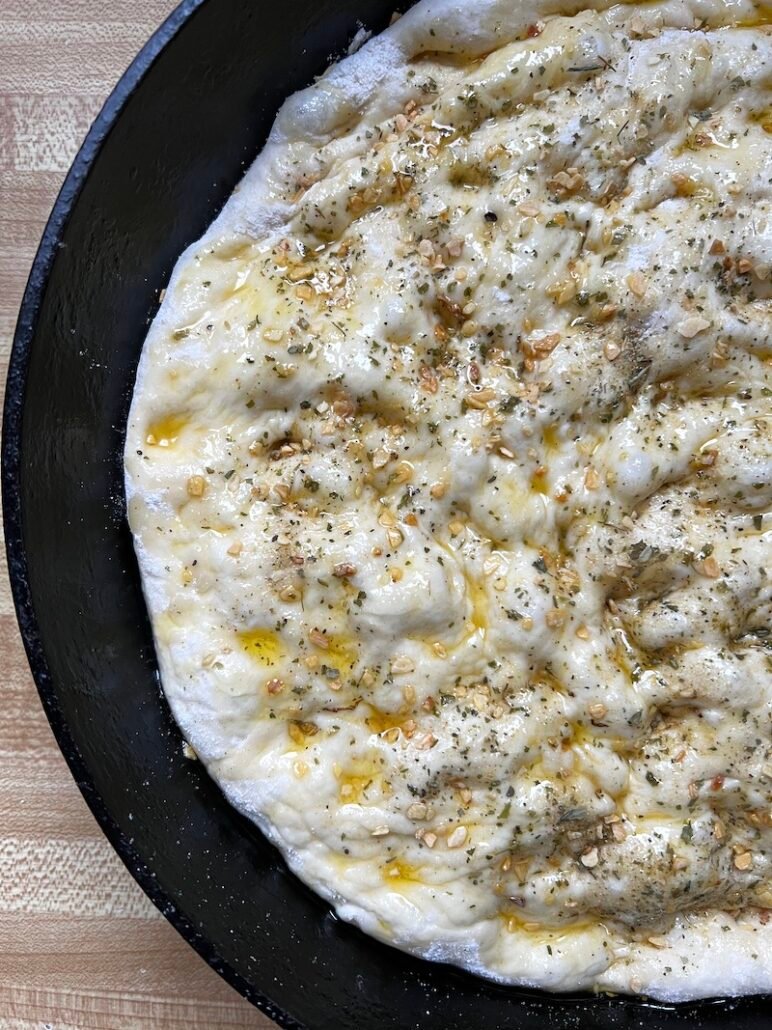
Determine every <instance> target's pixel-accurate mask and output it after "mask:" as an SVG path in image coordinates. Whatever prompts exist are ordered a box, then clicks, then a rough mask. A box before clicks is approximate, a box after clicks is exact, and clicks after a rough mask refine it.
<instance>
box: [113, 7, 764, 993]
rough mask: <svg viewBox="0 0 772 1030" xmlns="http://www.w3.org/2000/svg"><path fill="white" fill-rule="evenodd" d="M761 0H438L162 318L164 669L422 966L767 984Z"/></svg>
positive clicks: (242, 208)
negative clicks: (579, 0) (427, 962)
mask: <svg viewBox="0 0 772 1030" xmlns="http://www.w3.org/2000/svg"><path fill="white" fill-rule="evenodd" d="M769 15H770V9H769V8H768V7H761V6H760V5H758V4H754V3H752V2H750V0H734V2H723V3H720V2H717V0H679V2H674V0H670V2H661V3H642V4H628V5H617V6H606V5H604V4H602V3H599V4H597V5H596V6H591V7H586V6H583V5H581V4H571V3H566V2H562V3H561V2H560V0H531V2H522V3H519V2H517V0H508V2H504V0H476V2H474V3H471V2H461V0H434V2H432V0H424V2H423V3H420V4H419V5H418V6H417V7H415V8H414V9H412V10H411V11H410V12H409V13H408V14H407V15H406V16H404V17H402V18H401V19H400V20H397V21H396V22H395V23H394V24H393V25H392V27H391V28H389V29H388V30H387V31H386V32H384V33H383V34H382V35H380V36H378V37H376V38H374V39H372V40H370V41H369V42H367V43H366V44H365V45H364V47H362V49H361V50H359V51H358V52H357V53H355V54H354V55H353V56H350V57H348V58H347V59H346V60H344V61H342V62H341V63H340V64H337V65H334V66H333V67H332V68H331V69H330V70H329V71H328V72H327V73H326V75H324V76H323V77H322V78H321V79H320V80H319V81H317V82H316V83H315V84H314V85H313V86H311V87H310V88H309V89H307V90H305V91H303V92H301V93H299V94H297V95H295V96H293V97H290V99H289V100H288V101H287V102H286V103H285V105H284V106H283V108H282V109H281V111H280V112H279V115H278V117H277V120H276V123H275V126H274V128H273V131H272V133H271V136H270V138H269V141H268V143H267V145H266V147H265V149H264V151H263V153H262V154H261V156H260V157H259V158H258V159H257V161H256V162H255V163H254V165H253V166H252V168H251V169H250V171H249V172H248V174H247V175H246V177H245V178H244V180H243V182H242V183H241V185H240V187H239V188H238V189H237V190H236V192H235V193H234V195H233V197H232V198H231V200H230V201H229V203H228V204H227V206H226V207H225V209H224V211H223V212H222V214H221V215H220V217H219V218H218V219H217V221H216V222H215V223H214V224H213V225H212V227H211V228H210V229H209V231H208V232H207V233H206V234H205V236H204V237H203V239H201V240H200V241H198V242H197V243H195V244H194V245H193V246H191V247H190V248H189V249H188V250H187V251H186V252H185V253H184V254H183V255H182V257H181V258H180V260H179V262H178V264H177V267H176V269H175V271H174V274H173V276H172V279H171V282H170V284H169V287H168V289H167V290H166V292H165V297H164V299H163V303H162V304H161V307H160V310H159V312H158V315H157V317H156V319H155V321H154V322H153V325H152V327H151V329H150V331H149V333H148V337H147V340H146V342H145V346H144V350H143V352H142V358H141V362H140V366H139V372H138V375H137V385H136V389H135V393H134V398H133V403H132V407H131V413H130V417H129V426H128V435H127V442H126V488H127V496H128V504H129V519H130V523H131V528H132V531H133V533H134V539H135V544H136V549H137V554H138V557H139V563H140V568H141V572H142V579H143V585H144V590H145V595H146V598H147V603H148V608H149V610H150V614H151V617H152V622H153V629H154V633H155V640H156V645H157V652H158V657H159V661H160V665H161V673H162V679H163V685H164V689H165V692H166V695H167V697H168V699H169V702H170V704H171V707H172V709H173V711H174V714H175V716H176V718H177V720H178V722H179V724H180V726H181V727H182V730H183V732H184V734H185V736H186V738H187V740H188V741H189V742H190V745H191V747H192V748H193V749H194V750H195V753H197V755H198V757H199V758H200V759H201V760H202V761H203V762H204V763H205V765H206V767H207V769H208V770H209V772H210V773H211V775H212V776H213V777H214V778H215V780H216V781H217V782H218V783H219V784H220V786H221V787H222V789H223V791H224V792H225V794H226V795H227V797H228V798H229V799H230V801H231V802H232V803H233V804H234V805H235V806H236V807H237V808H239V809H240V810H241V811H242V812H244V813H246V814H247V815H248V816H249V817H250V818H252V819H254V820H255V821H256V822H257V823H258V825H259V826H260V827H262V829H263V830H264V832H265V833H266V834H267V835H268V836H269V837H270V839H271V840H273V841H274V842H275V843H276V844H277V845H278V847H280V848H281V850H282V852H283V853H284V855H285V856H286V858H287V860H288V862H289V864H290V866H291V867H292V869H294V870H295V872H297V874H298V875H299V876H301V877H302V878H303V879H304V880H305V881H306V882H307V883H309V884H310V885H311V886H312V887H313V888H314V889H315V890H317V891H318V892H319V893H320V894H322V895H323V896H325V897H326V898H328V899H329V900H330V901H331V902H332V903H333V904H334V905H335V907H336V909H337V911H338V912H339V914H340V915H341V916H342V917H343V918H344V919H348V920H351V921H353V922H356V923H357V924H359V925H360V926H361V927H362V928H363V929H364V930H366V931H367V932H368V933H371V934H373V935H375V936H377V937H379V938H381V939H383V940H385V941H388V942H390V943H392V944H395V945H397V946H398V947H401V948H403V949H406V950H409V951H412V952H415V953H417V954H419V955H424V956H426V957H428V958H432V959H443V960H447V961H451V962H455V963H458V964H459V965H463V966H466V967H468V968H470V969H472V970H475V971H477V972H479V973H482V974H484V975H487V976H490V977H494V978H496V979H499V980H504V981H509V982H512V983H521V984H531V985H538V986H541V987H544V988H548V989H552V990H567V989H574V988H588V987H589V988H592V987H594V988H598V989H609V990H612V991H623V992H636V993H640V992H642V993H645V994H648V995H651V996H654V997H656V998H663V999H673V1000H679V999H685V998H694V997H700V996H705V995H714V994H743V993H750V992H760V991H770V990H772V928H771V927H770V926H769V924H768V922H767V920H768V914H769V909H770V907H771V906H772V889H771V888H770V861H771V859H772V834H771V832H770V826H771V825H772V809H771V806H770V802H771V801H772V799H771V798H770V782H771V780H772V756H771V755H770V702H771V701H772V675H771V673H770V668H771V666H770V653H769V650H768V635H767V634H768V631H769V625H770V603H771V598H772V592H771V591H770V575H769V568H768V567H769V557H770V520H769V514H768V513H769V508H770V501H771V500H772V475H771V474H770V473H771V472H772V448H771V447H770V388H771V387H772V376H771V368H770V357H771V355H772V349H771V348H770V328H771V326H772V320H771V318H770V311H771V308H770V297H771V296H772V287H771V286H770V267H771V266H772V223H770V203H771V197H772V193H771V187H770V184H771V183H772V107H771V106H770V91H769V87H770V83H771V82H772V35H770V30H769V25H768V22H769V20H770V19H769ZM188 753H190V752H188ZM244 889H245V890H247V891H248V890H249V884H247V883H245V885H244Z"/></svg>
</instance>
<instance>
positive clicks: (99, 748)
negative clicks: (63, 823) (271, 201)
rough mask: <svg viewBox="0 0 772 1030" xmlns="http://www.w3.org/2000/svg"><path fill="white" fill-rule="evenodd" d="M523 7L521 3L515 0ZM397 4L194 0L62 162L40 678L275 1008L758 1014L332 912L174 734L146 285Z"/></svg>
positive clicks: (7, 482)
mask: <svg viewBox="0 0 772 1030" xmlns="http://www.w3.org/2000/svg"><path fill="white" fill-rule="evenodd" d="M513 2H518V0H513ZM392 9H393V0H282V2H280V3H259V2H256V0H207V2H202V0H186V2H185V3H183V4H182V5H181V6H180V7H179V8H178V9H177V11H175V13H174V14H173V15H172V16H171V18H170V19H169V20H168V21H167V22H166V23H165V24H164V25H163V26H162V28H161V29H160V30H159V31H158V32H157V33H156V35H155V36H154V37H153V38H152V39H151V40H150V42H149V43H148V44H147V46H146V47H145V48H144V50H143V51H142V52H141V53H140V55H139V56H138V57H137V59H136V60H135V61H134V63H133V64H132V66H131V67H130V68H129V70H128V71H127V72H126V74H125V75H124V77H123V78H122V79H121V81H120V83H119V84H118V86H117V88H116V90H115V92H114V93H113V95H112V96H111V97H110V99H109V100H108V101H107V104H106V105H105V108H104V110H103V111H102V113H101V114H100V116H99V118H98V119H97V121H96V123H95V125H94V127H93V129H92V130H91V132H90V133H89V136H88V138H87V140H86V142H85V144H84V146H83V148H82V150H81V152H80V154H79V155H78V157H77V158H76V160H75V163H74V165H73V167H72V170H71V171H70V174H69V175H68V177H67V181H66V183H65V185H64V187H63V189H62V192H61V195H60V196H59V199H58V200H57V202H56V206H55V207H54V211H53V214H52V215H51V219H50V221H49V223H48V226H47V228H46V230H45V233H44V235H43V240H42V243H41V245H40V250H39V251H38V255H37V258H36V260H35V264H34V266H33V269H32V273H31V276H30V280H29V284H28V286H27V291H26V294H25V296H24V302H23V304H22V309H21V314H20V317H19V324H18V328H17V332H16V338H15V341H14V347H13V354H12V357H11V365H10V371H9V376H8V387H7V392H6V402H5V416H4V426H3V429H4V439H3V471H2V485H3V502H4V513H5V530H6V540H7V547H8V560H9V567H10V574H11V582H12V586H13V593H14V599H15V602H16V607H17V611H18V617H19V623H20V626H21V631H22V635H23V637H24V642H25V645H26V648H27V653H28V655H29V660H30V664H31V666H32V671H33V673H34V676H35V680H36V681H37V685H38V689H39V691H40V696H41V698H42V701H43V704H44V706H45V709H46V712H47V714H48V718H49V719H50V721H51V725H52V726H53V729H54V732H55V733H56V736H57V739H58V741H59V744H60V746H61V748H62V751H63V752H64V755H65V757H66V758H67V761H68V762H69V764H70V768H71V770H72V773H73V775H74V776H75V778H76V780H77V782H78V786H79V787H80V789H81V791H82V792H83V795H84V797H85V798H86V800H87V802H88V803H89V805H90V806H91V809H92V811H93V812H94V814H95V815H96V817H97V819H98V820H99V822H100V823H101V825H102V827H103V829H104V832H105V833H106V834H107V836H108V838H109V839H110V841H111V842H112V844H113V846H114V847H115V848H116V849H117V851H118V852H119V854H120V855H121V857H122V859H123V861H124V862H125V863H126V865H127V866H128V868H129V869H130V870H131V872H132V873H133V874H134V876H135V877H136V879H137V880H138V881H139V883H140V884H141V885H142V887H143V888H144V889H145V891H146V892H147V893H148V895H149V896H150V897H151V898H152V900H153V901H154V902H155V904H156V905H157V906H158V907H159V909H160V910H161V911H162V912H163V913H164V915H165V916H166V917H167V918H168V919H169V920H170V921H171V922H172V923H173V924H174V926H175V927H176V928H177V929H178V930H179V931H180V933H182V934H183V935H184V936H185V937H186V938H187V940H188V941H189V942H190V943H191V944H192V945H193V947H194V948H196V949H197V950H198V951H199V953H200V954H201V955H203V957H204V958H205V959H206V960H207V962H209V963H210V965H211V966H212V967H213V968H214V969H216V970H217V971H218V972H219V973H220V974H222V976H224V977H225V978H226V979H227V980H228V981H229V982H230V983H231V984H233V986H234V987H236V988H237V990H239V991H240V992H241V993H242V994H243V995H244V996H245V997H247V998H248V999H249V1000H250V1001H252V1002H254V1003H255V1005H257V1006H258V1007H259V1008H261V1009H262V1010H263V1011H264V1012H266V1013H267V1014H268V1015H269V1016H271V1017H272V1018H273V1019H275V1020H277V1022H279V1023H280V1024H281V1025H282V1026H284V1027H303V1026H305V1027H310V1028H315V1030H316V1028H318V1030H321V1028H330V1030H341V1028H348V1027H351V1028H357V1030H367V1028H376V1027H377V1028H382V1030H392V1028H393V1030H408V1028H417V1027H423V1028H428V1030H433V1028H437V1030H475V1028H483V1027H484V1028H490V1030H494V1028H504V1027H508V1028H523V1030H526V1028H527V1030H550V1028H551V1030H564V1028H566V1030H567V1028H574V1027H576V1028H579V1027H582V1028H598V1030H606V1028H608V1030H612V1028H631V1030H632V1028H641V1030H670V1028H674V1030H685V1028H690V1030H698V1028H699V1030H713V1028H719V1027H722V1028H723V1027H725V1026H732V1027H734V1028H737V1030H769V1027H770V1026H772V1001H770V999H769V998H766V999H765V998H751V999H744V1000H740V1001H716V1002H703V1003H700V1004H691V1005H687V1006H683V1007H680V1008H672V1007H670V1008H669V1007H662V1006H653V1005H647V1004H646V1003H645V1002H642V1001H640V1000H636V999H625V998H616V999H615V998H608V997H590V996H587V995H584V996H575V997H555V996H548V995H545V994H539V993H538V992H526V991H518V990H514V989H508V988H504V987H499V986H496V985H494V984H491V983H488V982H485V981H483V980H479V979H476V978H474V977H472V976H468V975H466V974H464V973H461V972H459V971H457V970H455V969H452V968H450V967H447V966H442V965H432V964H430V963H428V962H423V961H421V960H419V959H414V958H410V957H408V956H406V955H403V954H401V953H400V952H398V951H395V950H393V949H390V948H388V947H386V946H385V945H382V944H379V943H378V942H376V941H374V940H372V939H370V938H368V937H365V936H364V935H363V934H361V933H360V932H359V931H357V930H356V929H354V928H352V927H350V926H348V925H346V924H344V923H341V922H340V921H339V920H337V919H336V918H335V917H334V916H333V915H332V913H331V912H330V909H329V907H328V906H327V905H326V904H325V903H324V902H323V901H321V900H320V899H319V898H317V897H316V896H315V895H314V894H312V893H311V892H310V891H309V890H307V889H306V888H305V887H304V886H303V885H302V884H301V883H300V882H299V881H298V880H296V879H295V878H294V877H293V876H292V875H291V874H290V873H289V872H288V871H287V869H286V867H285V865H284V862H283V861H282V859H281V858H280V856H279V854H278V853H277V852H276V851H275V850H274V849H273V848H272V847H271V846H270V845H269V844H268V843H267V842H266V841H265V840H264V839H263V837H262V836H261V835H260V833H259V832H258V831H257V830H256V829H255V828H254V827H253V826H252V825H251V824H250V823H248V822H247V821H246V820H245V819H243V818H241V817H240V816H239V815H238V814H237V813H236V812H235V811H233V809H231V808H230V807H229V805H228V804H227V803H226V802H225V801H224V800H223V798H222V796H221V794H220V792H219V790H218V789H217V787H216V786H215V785H214V784H213V783H212V782H211V781H210V780H209V778H208V777H207V775H206V773H205V772H204V770H203V769H202V768H201V767H200V766H199V765H197V764H196V763H191V762H189V761H187V760H185V759H184V758H183V757H182V752H181V738H180V734H179V733H178V731H177V728H176V726H175V724H174V722H173V721H172V719H171V717H170V714H169V711H168V709H167V706H166V704H165V702H164V699H163V696H162V694H161V692H160V689H159V681H158V672H157V668H156V661H155V656H154V652H153V643H152V638H151V633H150V627H149V625H148V620H147V616H146V613H145V607H144V604H143V600H142V594H141V591H140V584H139V577H138V572H137V568H136V565H135V561H134V554H133V551H132V546H131V540H130V538H129V533H128V530H127V527H126V523H125V519H124V499H123V485H122V468H121V453H122V449H123V434H124V426H125V421H126V414H127V411H128V406H129V397H130V392H131V387H132V383H133V379H134V371H135V367H136V364H137V359H138V358H139V353H140V348H141V346H142V341H143V337H144V334H145V330H146V326H147V323H148V321H149V320H150V319H151V317H152V316H153V314H154V312H155V310H156V307H157V304H158V291H159V288H161V287H162V286H163V285H164V284H165V282H166V280H167V278H168V276H169V273H170V271H171V268H172V265H173V263H174V260H175V259H176V257H177V255H178V254H179V253H180V252H181V251H182V250H183V248H184V247H185V246H186V245H187V244H188V243H190V242H191V241H192V240H194V239H196V237H198V236H199V235H200V234H201V233H202V231H203V230H204V228H205V227H206V226H207V225H208V223H209V222H210V221H211V220H212V218H213V217H214V215H215V214H216V213H217V211H218V210H219V209H220V207H221V206H222V204H223V203H224V201H225V200H226V198H227V197H228V195H229V194H230V192H231V190H232V189H233V187H234V185H235V184H236V182H237V181H238V179H239V178H240V176H241V174H242V172H243V170H244V169H245V167H246V166H247V165H248V164H249V162H250V161H251V160H252V158H253V157H254V156H255V155H256V154H257V152H258V151H259V149H260V146H261V144H262V142H263V140H264V138H265V136H266V133H267V131H268V128H269V127H270V124H271V122H272V120H273V117H274V114H275V112H276V110H277V108H278V106H279V104H280V102H281V101H282V99H283V98H284V97H285V96H287V94H289V93H290V92H292V91H293V90H296V89H298V88H300V87H301V86H304V85H306V84H307V83H308V82H310V81H311V79H312V78H313V76H314V75H315V74H317V73H319V72H320V71H322V70H323V68H324V67H325V65H326V64H327V63H328V61H329V58H330V56H331V55H333V54H335V53H340V52H341V49H342V48H343V47H345V45H346V43H347V42H348V40H349V39H350V38H351V36H352V35H353V33H354V32H355V31H356V28H357V26H358V24H359V22H360V21H361V22H363V23H364V24H365V25H366V26H367V27H368V28H372V29H375V30H379V29H381V28H383V27H384V26H385V24H386V23H387V22H388V19H389V16H390V14H391V12H392Z"/></svg>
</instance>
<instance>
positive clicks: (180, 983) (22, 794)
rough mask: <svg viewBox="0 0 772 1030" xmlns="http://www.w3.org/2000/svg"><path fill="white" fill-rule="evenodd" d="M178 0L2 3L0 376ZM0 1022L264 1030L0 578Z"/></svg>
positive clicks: (96, 1029)
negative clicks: (59, 714) (87, 787)
mask: <svg viewBox="0 0 772 1030" xmlns="http://www.w3.org/2000/svg"><path fill="white" fill-rule="evenodd" d="M174 6H175V3H174V0H134V2H132V3H120V4H119V3H111V2H109V0H108V2H105V0H0V377H1V378H2V385H3V388H4V386H5V372H6V367H7V362H8V353H9V350H10V346H11V337H12V334H13V329H14V324H15V321H16V315H17V312H18V308H19V303H20V301H21V296H22V292H23V289H24V285H25V282H26V279H27V274H28V272H29V267H30V264H31V262H32V258H33V257H34V254H35V250H36V248H37V244H38V240H39V238H40V234H41V231H42V229H43V225H44V223H45V220H46V218H47V217H48V213H49V211H50V209H51V205H52V204H53V201H54V198H55V196H56V193H57V190H58V189H59V186H60V184H61V182H62V179H63V178H64V174H65V172H66V171H67V168H68V167H69V165H70V162H71V161H72V159H73V157H74V156H75V153H76V151H77V149H78V147H79V145H80V142H81V140H82V138H83V136H84V135H85V133H86V131H87V129H88V127H89V125H90V124H91V121H92V120H93V118H94V116H95V115H96V113H97V112H98V111H99V109H100V107H101V105H102V102H103V100H104V99H105V97H106V96H107V94H108V93H109V92H110V90H111V89H112V87H113V85H114V84H115V82H116V81H117V79H118V78H119V76H120V75H121V73H122V72H123V71H124V69H125V68H126V66H127V65H128V64H129V62H130V61H131V59H132V58H133V57H134V55H135V53H136V52H137V50H138V49H139V48H140V46H141V45H142V43H143V42H144V41H145V40H146V39H147V37H148V36H149V35H150V34H151V32H153V30H154V29H155V28H156V27H157V26H158V25H159V24H160V22H161V21H162V20H163V19H164V18H165V17H166V15H167V14H169V12H170V11H171V10H172V9H173V8H174ZM0 659H2V670H3V678H2V687H0V690H1V691H2V693H1V695H0V696H1V697H2V714H0V1028H1V1030H33V1028H34V1030H44V1028H48V1030H167V1028H169V1030H171V1028H175V1030H182V1028H183V1027H184V1028H185V1030H198V1028H200V1030H218V1028H231V1027H253V1028H254V1027H259V1028H268V1027H273V1026H274V1024H273V1023H272V1022H271V1020H269V1019H267V1018H266V1017H265V1016H263V1015H261V1014H260V1013H259V1012H258V1011H257V1010H256V1009H254V1008H253V1007H252V1006H251V1005H249V1004H248V1003H247V1002H246V1001H244V1000H243V999H242V998H241V997H239V995H237V994H236V992H235V991H233V990H232V989H231V988H230V987H229V986H228V985H227V984H226V983H225V982H224V981H223V980H221V979H220V978H219V977H218V976H217V975H216V974H215V973H214V972H213V971H212V970H211V969H210V968H209V967H208V966H207V965H206V964H205V963H204V962H203V960H202V959H200V958H199V957H198V955H196V953H195V952H194V951H193V950H192V948H190V947H189V946H188V945H187V944H186V943H185V941H183V939H182V938H181V937H179V936H178V935H177V933H176V931H175V930H173V929H172V927H171V926H170V925H169V924H168V923H167V922H166V921H165V920H164V919H163V918H162V917H161V915H160V914H159V913H158V912H157V911H156V909H155V908H154V907H153V905H152V904H151V903H150V901H149V900H148V899H147V898H146V897H145V895H144V894H143V893H142V891H141V890H140V888H139V887H138V886H137V884H136V883H135V882H134V880H133V879H132V878H131V876H130V875H129V873H128V871H127V870H126V869H125V868H124V866H123V864H122V863H121V861H120V860H119V858H118V857H117V855H116V854H115V853H114V852H113V851H112V849H111V847H110V845H109V844H108V843H107V840H106V839H105V838H104V837H103V836H102V833H101V831H100V829H99V827H98V825H97V823H96V822H95V820H94V818H93V817H92V815H91V813H90V812H89V810H88V808H87V807H86V804H85V802H84V801H83V799H82V798H81V796H80V794H79V792H78V790H77V789H76V787H75V784H74V782H73V780H72V778H71V776H70V773H69V770H68V769H67V767H66V765H65V763H64V759H63V758H62V757H61V755H60V754H59V751H58V749H57V746H56V742H55V741H54V738H53V735H52V733H51V731H50V729H49V727H48V723H47V721H46V719H45V716H44V714H43V710H42V708H41V706H40V702H39V700H38V696H37V693H36V691H35V688H34V685H33V683H32V679H31V676H30V674H29V670H28V668H27V661H26V658H25V655H24V650H23V648H22V645H21V641H20V640H19V635H18V631H17V628H16V621H15V617H14V615H13V605H12V603H11V597H10V591H9V587H8V580H7V569H6V566H5V553H4V552H3V556H2V569H0Z"/></svg>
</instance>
